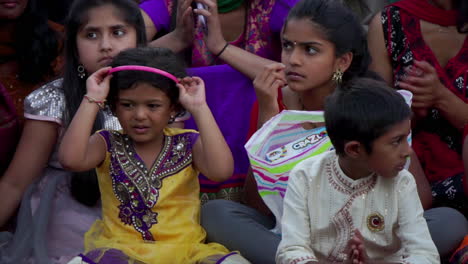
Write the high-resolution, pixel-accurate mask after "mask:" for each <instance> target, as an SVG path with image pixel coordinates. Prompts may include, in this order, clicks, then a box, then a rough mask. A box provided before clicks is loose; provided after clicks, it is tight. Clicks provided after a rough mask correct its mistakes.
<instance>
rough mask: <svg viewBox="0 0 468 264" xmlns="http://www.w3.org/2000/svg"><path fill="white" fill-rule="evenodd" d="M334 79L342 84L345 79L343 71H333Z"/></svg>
mask: <svg viewBox="0 0 468 264" xmlns="http://www.w3.org/2000/svg"><path fill="white" fill-rule="evenodd" d="M332 81H334V82H336V83H337V84H341V82H342V81H343V72H342V71H341V70H340V69H338V70H336V71H335V72H334V73H333V76H332Z"/></svg>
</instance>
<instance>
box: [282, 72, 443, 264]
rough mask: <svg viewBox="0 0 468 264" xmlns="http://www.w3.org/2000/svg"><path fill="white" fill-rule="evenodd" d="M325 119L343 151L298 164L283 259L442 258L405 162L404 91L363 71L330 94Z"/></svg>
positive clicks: (298, 263) (300, 263)
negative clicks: (365, 75)
mask: <svg viewBox="0 0 468 264" xmlns="http://www.w3.org/2000/svg"><path fill="white" fill-rule="evenodd" d="M325 120H326V127H327V132H328V135H329V137H330V140H331V141H332V143H333V145H334V147H335V149H336V152H335V151H333V152H327V153H324V154H321V155H319V156H315V157H313V158H310V159H308V160H305V161H303V162H301V163H299V164H298V165H297V166H296V167H295V168H294V169H293V171H292V172H291V174H290V177H289V182H288V189H287V192H286V196H285V199H284V212H283V223H282V230H283V237H282V240H281V243H280V245H279V247H278V251H277V255H276V262H277V263H280V264H283V263H288V264H290V263H294V264H304V263H418V264H420V263H421V264H422V263H440V260H439V255H438V253H437V249H436V247H435V245H434V243H433V242H432V239H431V236H430V234H429V231H428V228H427V224H426V221H425V219H424V218H423V209H422V206H421V202H420V200H419V196H418V192H417V189H416V183H415V180H414V178H413V176H412V175H411V174H410V173H409V172H408V171H406V170H405V169H404V166H405V163H406V160H407V158H408V156H409V154H410V153H411V148H410V146H409V144H408V141H407V136H408V134H409V132H410V129H411V126H410V109H409V108H408V106H407V104H406V103H405V101H404V99H403V97H401V95H399V94H398V93H397V92H396V91H393V90H391V89H390V88H388V87H386V86H385V84H384V83H381V82H377V81H373V80H369V79H357V80H355V81H353V82H351V83H350V84H348V85H346V86H345V87H341V88H339V89H337V90H336V91H335V93H334V94H333V95H331V96H330V97H329V98H328V99H327V101H326V104H325Z"/></svg>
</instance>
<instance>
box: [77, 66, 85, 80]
mask: <svg viewBox="0 0 468 264" xmlns="http://www.w3.org/2000/svg"><path fill="white" fill-rule="evenodd" d="M76 70H77V71H78V77H79V78H80V79H84V78H85V77H86V73H85V68H84V66H83V65H82V64H80V65H78V68H77V69H76Z"/></svg>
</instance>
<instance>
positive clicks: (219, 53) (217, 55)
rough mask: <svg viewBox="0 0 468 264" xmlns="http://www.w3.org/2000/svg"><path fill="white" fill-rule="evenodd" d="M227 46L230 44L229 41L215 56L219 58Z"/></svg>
mask: <svg viewBox="0 0 468 264" xmlns="http://www.w3.org/2000/svg"><path fill="white" fill-rule="evenodd" d="M227 46H229V42H226V45H224V47H223V48H222V49H221V51H220V52H218V54H216V55H215V57H216V58H219V56H221V54H223V52H224V51H225V50H226V48H227Z"/></svg>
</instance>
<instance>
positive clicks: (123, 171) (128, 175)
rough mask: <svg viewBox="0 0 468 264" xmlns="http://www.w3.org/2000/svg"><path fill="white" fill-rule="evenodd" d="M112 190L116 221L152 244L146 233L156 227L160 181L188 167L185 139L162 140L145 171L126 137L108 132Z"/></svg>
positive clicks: (188, 160) (187, 142)
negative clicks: (156, 153) (110, 143)
mask: <svg viewBox="0 0 468 264" xmlns="http://www.w3.org/2000/svg"><path fill="white" fill-rule="evenodd" d="M111 137H112V139H111V142H112V150H111V153H112V156H111V168H110V169H111V171H110V173H111V177H112V189H113V191H114V194H115V196H116V198H117V199H118V200H119V201H120V203H121V204H120V205H119V209H120V212H119V218H120V219H121V221H122V222H123V223H124V224H126V225H132V226H133V227H134V228H135V230H137V231H138V232H139V233H141V235H142V238H143V240H145V241H155V239H154V237H153V235H152V234H151V232H150V231H149V229H150V228H151V227H152V226H153V225H154V224H157V223H158V221H157V216H158V213H157V212H153V211H152V208H153V207H154V206H155V205H156V203H157V201H158V198H159V190H160V189H161V188H162V185H163V183H162V180H163V179H164V178H166V177H169V176H171V175H174V174H177V173H178V172H180V171H181V170H182V169H184V168H186V167H187V166H188V165H190V164H191V163H192V151H191V146H189V144H190V139H189V135H186V134H181V135H176V136H165V137H164V143H163V148H162V149H161V152H160V154H159V156H158V157H157V158H156V161H155V162H154V164H153V165H152V167H151V168H150V170H149V171H148V169H147V168H146V166H145V165H144V163H143V161H142V160H141V159H140V157H139V156H138V154H136V152H135V150H134V147H133V143H132V141H131V139H130V138H129V137H128V136H127V135H122V134H120V133H118V132H115V131H114V132H112V134H111Z"/></svg>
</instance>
